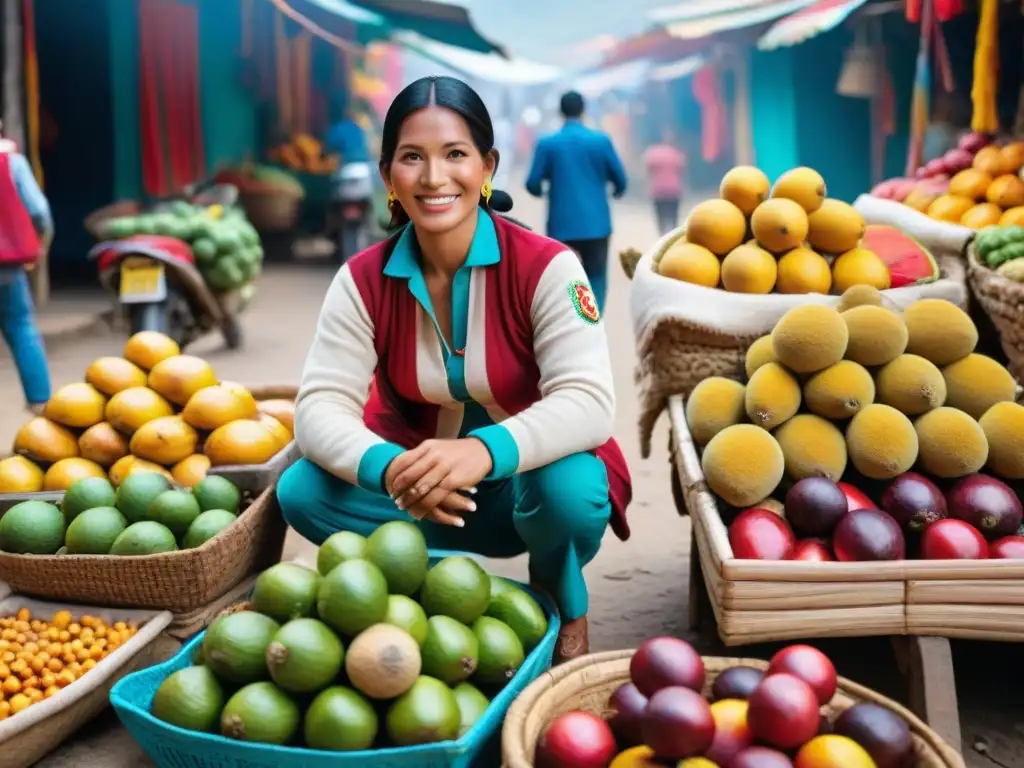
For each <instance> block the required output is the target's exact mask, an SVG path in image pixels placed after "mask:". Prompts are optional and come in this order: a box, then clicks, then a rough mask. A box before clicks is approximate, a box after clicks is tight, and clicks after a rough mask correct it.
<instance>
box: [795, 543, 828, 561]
mask: <svg viewBox="0 0 1024 768" xmlns="http://www.w3.org/2000/svg"><path fill="white" fill-rule="evenodd" d="M786 559H787V560H803V561H804V562H807V563H831V562H833V561H834V560H835V558H834V557H832V550H830V549H829V546H828V542H827V541H825V540H824V539H803V540H802V541H798V542H797V543H796V546H794V547H793V551H792V552H790V553H789V557H787V558H786Z"/></svg>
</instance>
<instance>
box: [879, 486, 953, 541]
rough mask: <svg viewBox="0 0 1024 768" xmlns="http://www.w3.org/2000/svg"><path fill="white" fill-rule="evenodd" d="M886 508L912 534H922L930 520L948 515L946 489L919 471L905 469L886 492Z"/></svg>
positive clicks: (883, 503) (883, 502) (883, 500)
mask: <svg viewBox="0 0 1024 768" xmlns="http://www.w3.org/2000/svg"><path fill="white" fill-rule="evenodd" d="M882 509H884V510H885V511H886V512H888V513H889V514H890V515H892V516H893V519H894V520H895V521H896V522H897V523H899V524H900V525H901V526H902V527H903V529H904V530H905V531H910V532H911V533H920V532H921V531H923V530H924V529H925V527H926V526H928V525H929V524H930V523H934V522H935V521H936V520H942V519H943V518H945V517H948V512H947V510H946V499H945V498H944V497H943V496H942V491H940V490H939V489H938V487H937V486H936V485H935V483H933V482H932V481H931V480H929V479H928V478H927V477H925V476H924V475H919V474H917V472H905V473H904V474H902V475H900V476H899V477H897V478H896V479H895V480H893V481H892V485H890V486H889V487H888V488H887V489H886V491H885V493H884V494H883V495H882Z"/></svg>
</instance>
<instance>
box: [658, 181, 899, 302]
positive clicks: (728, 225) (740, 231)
mask: <svg viewBox="0 0 1024 768" xmlns="http://www.w3.org/2000/svg"><path fill="white" fill-rule="evenodd" d="M719 194H720V197H719V198H717V199H714V200H706V201H704V202H702V203H699V204H698V205H697V206H695V207H694V209H693V210H692V211H691V212H690V215H689V216H688V217H687V219H686V225H685V235H683V236H682V237H680V238H679V239H678V240H677V241H676V242H674V243H672V244H671V245H670V246H669V247H668V248H666V249H664V250H663V251H662V253H661V254H660V256H659V257H658V258H657V259H656V261H655V264H654V269H655V270H656V271H657V273H658V274H660V275H664V276H665V277H671V278H675V279H677V280H682V281H684V282H687V283H693V284H695V285H703V286H706V287H708V288H722V289H724V290H726V291H731V292H733V293H754V294H767V293H772V292H775V293H788V294H806V293H821V294H828V293H830V292H831V293H837V294H838V293H843V292H844V291H845V290H846V289H847V288H850V287H851V286H853V285H870V286H872V287H874V288H877V289H878V290H885V289H886V288H889V286H890V282H891V277H890V274H889V269H888V267H887V266H886V264H885V262H884V261H883V260H882V259H881V258H879V256H878V255H877V254H876V253H875V252H873V251H871V250H868V249H867V248H863V247H860V242H861V238H862V237H863V236H864V233H865V229H866V225H865V223H864V218H863V217H862V216H861V215H860V214H859V213H858V212H857V211H856V210H855V209H854V208H853V207H852V206H850V205H848V204H846V203H844V202H842V201H841V200H835V199H832V198H829V197H827V190H826V187H825V180H824V179H823V178H822V177H821V175H820V174H819V173H818V172H817V171H815V170H813V169H811V168H794V169H792V170H790V171H787V172H786V173H784V174H782V175H781V176H780V177H779V178H778V180H776V182H775V184H774V185H772V184H771V183H770V182H769V180H768V177H767V176H766V175H765V174H764V173H763V172H762V171H761V170H759V169H758V168H754V167H751V166H739V167H736V168H733V169H732V170H731V171H729V172H728V173H727V174H726V175H725V176H724V177H723V179H722V184H721V188H720V190H719Z"/></svg>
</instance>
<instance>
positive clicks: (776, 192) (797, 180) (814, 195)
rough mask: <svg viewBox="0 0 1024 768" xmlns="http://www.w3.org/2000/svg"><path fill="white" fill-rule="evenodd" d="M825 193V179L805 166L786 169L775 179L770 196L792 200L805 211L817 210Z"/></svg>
mask: <svg viewBox="0 0 1024 768" xmlns="http://www.w3.org/2000/svg"><path fill="white" fill-rule="evenodd" d="M827 194H828V189H827V188H826V186H825V179H823V178H822V177H821V174H820V173H818V172H817V171H816V170H814V169H813V168H807V167H800V168H793V169H792V170H789V171H786V172H785V173H784V174H782V175H781V176H779V178H778V179H776V180H775V185H774V186H773V187H772V197H779V198H785V199H787V200H792V201H793V202H794V203H797V204H798V205H799V206H800V207H801V208H803V209H804V210H805V211H807V213H814V212H815V211H816V210H818V209H819V208H820V207H821V204H822V202H824V200H825V197H826V195H827Z"/></svg>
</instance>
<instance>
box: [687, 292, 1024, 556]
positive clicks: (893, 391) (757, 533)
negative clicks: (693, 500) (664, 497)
mask: <svg viewBox="0 0 1024 768" xmlns="http://www.w3.org/2000/svg"><path fill="white" fill-rule="evenodd" d="M977 341H978V331H977V328H976V327H975V326H974V323H973V322H972V321H971V319H970V317H968V315H967V314H966V313H965V312H964V311H963V310H961V309H960V308H959V307H957V306H956V305H954V304H951V303H949V302H947V301H943V300H940V299H922V300H920V301H917V302H915V303H914V304H911V305H910V306H909V307H907V309H906V310H905V311H904V312H903V313H900V312H898V311H895V310H893V309H890V308H889V307H887V306H883V305H882V299H881V296H880V294H878V292H877V291H873V290H872V289H870V288H867V287H864V286H862V287H859V288H857V289H852V290H851V291H849V292H847V293H846V294H844V295H843V298H842V301H841V302H840V305H839V307H838V309H833V308H831V307H824V306H818V305H806V306H801V307H797V308H795V309H793V310H791V311H790V312H788V313H787V314H786V315H784V316H783V317H782V318H781V319H780V320H779V322H778V324H777V325H776V327H775V329H774V330H773V332H772V334H771V335H769V336H765V337H763V338H761V339H758V340H757V341H756V342H754V344H753V345H751V347H750V349H749V351H748V353H747V358H746V372H747V375H748V377H749V379H748V381H747V383H746V384H745V385H744V384H741V383H740V382H737V381H733V380H730V379H725V378H720V377H714V378H709V379H706V380H705V381H703V382H701V383H700V384H699V385H698V386H697V387H696V388H695V389H694V392H693V394H692V395H691V397H690V399H689V401H688V402H687V406H686V414H687V421H688V424H689V427H690V430H691V433H692V435H693V438H694V441H695V442H696V443H697V444H698V445H700V446H703V453H702V457H701V463H702V467H703V470H704V474H705V476H706V479H707V483H708V486H709V487H710V488H711V490H712V491H714V492H715V494H717V495H718V497H719V498H720V499H721V500H722V501H723V502H725V505H727V506H725V507H724V509H725V516H726V517H727V518H732V516H733V515H735V513H736V512H737V511H740V510H746V511H743V512H741V513H740V515H739V516H738V517H736V518H735V519H730V522H731V525H730V539H731V541H732V543H733V548H734V550H735V551H736V554H737V556H738V557H752V558H758V559H787V558H791V557H797V556H800V555H801V552H802V551H803V550H804V549H806V548H807V547H811V549H812V550H813V556H811V557H810V558H809V559H832V555H833V554H834V555H835V556H837V557H838V559H841V560H895V559H902V558H903V557H912V556H920V557H926V558H938V559H944V558H971V559H977V558H985V557H990V556H991V557H1020V556H1022V550H1024V547H1022V546H1020V544H1024V539H1022V540H1021V542H1019V543H1014V542H1006V541H1002V540H1003V539H1004V538H1005V537H1007V536H1011V537H1014V538H1017V537H1016V536H1015V534H1016V533H1017V529H1018V528H1019V526H1020V525H1021V516H1022V515H1021V504H1020V501H1019V497H1018V494H1017V492H1016V489H1015V488H1014V487H1013V486H1014V485H1015V484H1017V483H1018V482H1019V481H1021V480H1024V406H1021V405H1019V404H1018V403H1017V402H1015V400H1016V397H1017V383H1016V381H1014V379H1013V377H1012V376H1011V375H1010V374H1009V372H1008V371H1007V370H1006V369H1005V368H1004V367H1003V366H1002V365H1000V364H999V363H998V362H997V361H996V360H993V359H992V358H990V357H986V356H985V355H981V354H978V353H976V352H975V351H974V349H975V345H976V344H977ZM912 470H913V471H912ZM783 499H784V500H785V504H782V503H780V500H783ZM729 507H731V508H732V509H731V510H730V509H729ZM879 507H881V509H879ZM933 528H934V530H931V529H933ZM801 537H803V538H804V539H805V540H807V541H812V540H813V542H814V545H813V546H812V545H811V544H804V543H802V542H800V541H798V539H799V538H801ZM904 538H905V539H906V541H904ZM986 539H987V540H988V541H991V542H993V544H992V546H991V547H989V546H988V545H987V544H986ZM830 540H831V541H830ZM933 540H934V541H933ZM950 541H952V542H953V544H952V545H951V544H950V543H949V542H950ZM1008 544H1010V546H1007V545H1008ZM819 545H820V546H819ZM830 546H831V549H830ZM832 550H834V552H833V551H832ZM804 554H805V555H806V553H804ZM802 559H804V558H803V557H802Z"/></svg>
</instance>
